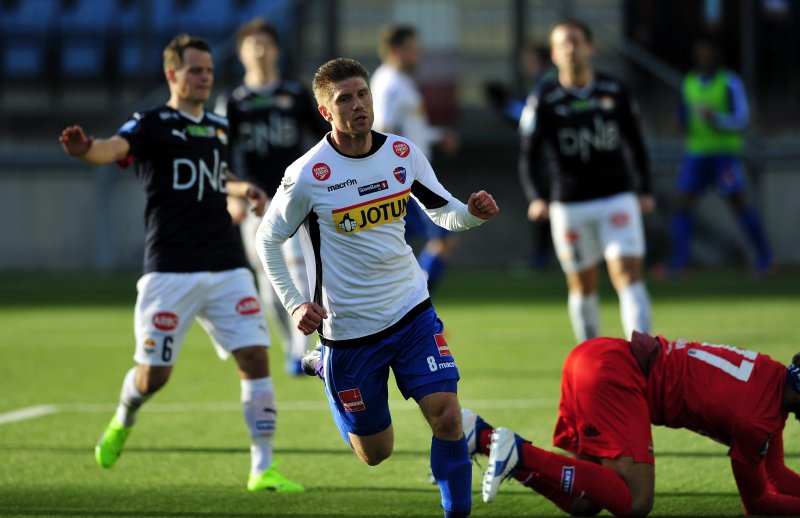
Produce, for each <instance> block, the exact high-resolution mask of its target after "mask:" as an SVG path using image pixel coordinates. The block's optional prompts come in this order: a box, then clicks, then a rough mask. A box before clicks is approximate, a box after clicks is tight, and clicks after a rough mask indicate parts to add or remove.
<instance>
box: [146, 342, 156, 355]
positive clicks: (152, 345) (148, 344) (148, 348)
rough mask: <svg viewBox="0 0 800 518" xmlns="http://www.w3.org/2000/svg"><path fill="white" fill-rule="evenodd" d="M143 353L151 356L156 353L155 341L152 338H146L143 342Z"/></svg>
mask: <svg viewBox="0 0 800 518" xmlns="http://www.w3.org/2000/svg"><path fill="white" fill-rule="evenodd" d="M144 352H145V354H153V353H154V352H156V341H155V340H153V339H152V338H147V339H146V340H145V341H144Z"/></svg>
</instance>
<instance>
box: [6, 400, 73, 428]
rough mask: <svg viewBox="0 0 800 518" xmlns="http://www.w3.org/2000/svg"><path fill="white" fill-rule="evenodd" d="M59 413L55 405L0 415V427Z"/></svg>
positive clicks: (23, 409)
mask: <svg viewBox="0 0 800 518" xmlns="http://www.w3.org/2000/svg"><path fill="white" fill-rule="evenodd" d="M58 412H59V408H58V406H57V405H37V406H29V407H25V408H20V409H18V410H12V411H11V412H5V413H3V414H0V425H3V424H9V423H16V422H18V421H25V420H27V419H34V418H36V417H42V416H46V415H50V414H55V413H58Z"/></svg>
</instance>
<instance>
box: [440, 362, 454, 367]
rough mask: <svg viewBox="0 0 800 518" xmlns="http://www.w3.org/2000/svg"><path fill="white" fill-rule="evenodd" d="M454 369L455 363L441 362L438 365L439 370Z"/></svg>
mask: <svg viewBox="0 0 800 518" xmlns="http://www.w3.org/2000/svg"><path fill="white" fill-rule="evenodd" d="M455 367H456V362H442V363H440V364H439V368H440V369H454V368H455Z"/></svg>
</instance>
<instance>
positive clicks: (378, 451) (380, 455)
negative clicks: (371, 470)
mask: <svg viewBox="0 0 800 518" xmlns="http://www.w3.org/2000/svg"><path fill="white" fill-rule="evenodd" d="M356 455H358V458H359V459H361V461H362V462H363V463H364V464H366V465H367V466H377V465H378V464H380V463H381V462H383V461H385V460H386V459H388V458H389V457H391V456H392V445H391V444H389V445H382V446H381V447H378V448H370V449H369V450H361V451H357V452H356Z"/></svg>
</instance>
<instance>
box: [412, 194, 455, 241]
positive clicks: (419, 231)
mask: <svg viewBox="0 0 800 518" xmlns="http://www.w3.org/2000/svg"><path fill="white" fill-rule="evenodd" d="M448 234H451V232H450V231H449V230H447V229H446V228H442V227H440V226H439V225H437V224H436V223H434V222H433V221H431V218H429V217H428V215H427V214H425V211H423V210H422V207H420V206H419V204H418V203H417V202H416V200H414V199H413V198H409V200H408V204H407V205H406V241H414V240H415V239H423V240H425V241H429V240H431V239H442V238H444V237H445V236H447V235H448Z"/></svg>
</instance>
